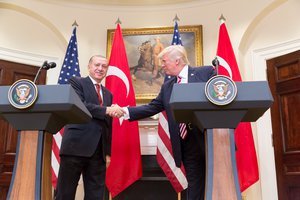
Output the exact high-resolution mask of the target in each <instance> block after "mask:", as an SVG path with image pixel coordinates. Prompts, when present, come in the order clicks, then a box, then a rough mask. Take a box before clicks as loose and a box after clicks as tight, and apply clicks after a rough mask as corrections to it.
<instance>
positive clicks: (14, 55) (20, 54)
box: [0, 47, 60, 66]
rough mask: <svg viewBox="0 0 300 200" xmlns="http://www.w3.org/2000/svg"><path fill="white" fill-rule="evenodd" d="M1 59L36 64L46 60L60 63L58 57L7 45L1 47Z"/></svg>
mask: <svg viewBox="0 0 300 200" xmlns="http://www.w3.org/2000/svg"><path fill="white" fill-rule="evenodd" d="M0 59H2V60H7V61H12V62H17V63H22V64H28V65H34V66H40V65H41V64H42V63H43V62H44V61H45V60H48V61H51V62H56V63H60V59H59V58H58V57H54V56H45V55H41V54H34V53H29V52H25V51H19V50H15V49H8V48H5V47H0Z"/></svg>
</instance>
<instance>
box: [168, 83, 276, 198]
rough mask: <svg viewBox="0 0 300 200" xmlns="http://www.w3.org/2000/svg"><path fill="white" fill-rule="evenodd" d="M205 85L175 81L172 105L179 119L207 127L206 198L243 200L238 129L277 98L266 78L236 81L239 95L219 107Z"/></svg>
mask: <svg viewBox="0 0 300 200" xmlns="http://www.w3.org/2000/svg"><path fill="white" fill-rule="evenodd" d="M205 84H206V83H188V84H175V85H174V86H173V91H172V95H171V98H170V105H171V108H172V111H173V114H174V117H175V120H176V121H177V122H180V123H182V122H183V123H193V124H195V125H197V127H198V128H199V129H200V130H202V131H204V130H206V132H205V133H206V135H205V142H206V185H205V200H217V199H230V200H241V199H242V197H241V192H240V187H239V181H238V175H237V168H236V160H235V141H234V129H235V128H236V127H237V126H238V124H239V123H240V122H254V121H256V120H257V119H258V118H259V117H261V116H262V115H263V114H264V113H265V111H267V110H268V109H269V108H270V107H271V105H272V102H273V97H272V95H271V92H270V89H269V86H268V83H267V82H266V81H256V82H236V87H237V96H236V98H235V99H234V100H233V101H232V102H231V103H230V104H228V105H223V106H218V105H215V104H213V103H211V102H210V101H209V100H208V99H207V97H206V96H205ZM245 159H247V158H245Z"/></svg>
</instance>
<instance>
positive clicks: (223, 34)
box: [217, 21, 259, 191]
mask: <svg viewBox="0 0 300 200" xmlns="http://www.w3.org/2000/svg"><path fill="white" fill-rule="evenodd" d="M217 57H218V60H219V63H220V66H219V74H220V75H226V76H229V77H231V78H232V80H234V81H242V78H241V75H240V72H239V68H238V65H237V62H236V59H235V55H234V52H233V49H232V45H231V42H230V39H229V35H228V32H227V29H226V26H225V23H224V21H222V23H221V25H220V30H219V42H218V50H217ZM234 137H235V143H236V147H237V151H236V163H237V170H238V177H239V183H240V189H241V191H244V190H245V189H247V188H248V187H249V186H251V185H252V184H253V183H255V182H256V181H258V179H259V173H258V165H257V158H256V153H255V146H254V141H253V136H252V129H251V124H250V122H241V123H239V125H238V127H237V128H236V129H235V133H234Z"/></svg>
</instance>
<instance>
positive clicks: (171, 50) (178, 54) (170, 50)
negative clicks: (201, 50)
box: [158, 45, 190, 65]
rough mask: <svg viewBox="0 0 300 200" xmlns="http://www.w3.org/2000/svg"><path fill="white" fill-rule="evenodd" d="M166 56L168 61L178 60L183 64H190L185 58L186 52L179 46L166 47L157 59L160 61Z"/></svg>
mask: <svg viewBox="0 0 300 200" xmlns="http://www.w3.org/2000/svg"><path fill="white" fill-rule="evenodd" d="M166 54H167V55H168V56H169V58H170V59H180V60H181V61H182V63H183V64H185V65H188V64H190V62H189V60H188V58H187V53H186V50H185V48H184V47H183V46H181V45H171V46H168V47H166V48H165V49H164V50H162V52H160V54H159V55H158V57H159V58H160V59H161V58H162V57H163V56H164V55H166Z"/></svg>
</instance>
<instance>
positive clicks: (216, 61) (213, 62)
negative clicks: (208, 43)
mask: <svg viewBox="0 0 300 200" xmlns="http://www.w3.org/2000/svg"><path fill="white" fill-rule="evenodd" d="M211 63H212V65H213V66H214V67H215V68H216V71H217V75H219V64H220V62H219V60H218V58H217V57H215V58H214V59H213V60H212V62H211Z"/></svg>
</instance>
